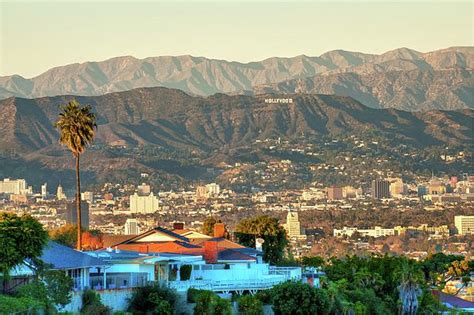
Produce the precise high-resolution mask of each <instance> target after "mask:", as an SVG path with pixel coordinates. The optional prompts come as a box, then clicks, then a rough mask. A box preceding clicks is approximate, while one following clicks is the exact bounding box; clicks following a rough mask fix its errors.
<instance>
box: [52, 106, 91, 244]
mask: <svg viewBox="0 0 474 315" xmlns="http://www.w3.org/2000/svg"><path fill="white" fill-rule="evenodd" d="M60 110H61V112H60V113H59V119H58V120H57V121H56V123H55V127H56V128H58V129H59V134H60V137H59V142H60V143H61V144H62V145H65V146H67V147H68V149H69V150H70V151H71V152H72V155H73V156H74V158H75V159H76V207H77V209H76V210H77V226H78V228H77V240H78V241H77V249H78V250H82V237H81V234H82V233H81V178H80V173H79V165H80V163H79V157H80V155H81V154H82V153H84V151H85V149H86V146H87V145H89V144H91V143H92V141H93V140H94V136H95V129H96V128H97V124H96V117H95V114H93V113H92V107H91V106H90V105H85V106H83V107H81V105H80V104H79V103H78V102H76V101H75V100H73V101H71V102H69V103H67V104H66V105H62V106H60Z"/></svg>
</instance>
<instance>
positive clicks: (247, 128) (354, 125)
mask: <svg viewBox="0 0 474 315" xmlns="http://www.w3.org/2000/svg"><path fill="white" fill-rule="evenodd" d="M275 97H277V98H275ZM73 98H76V99H77V100H78V101H79V102H80V103H82V104H91V105H92V107H93V109H94V112H96V113H97V117H98V125H99V127H98V133H97V141H96V143H97V144H104V145H111V144H114V143H121V144H124V145H127V146H130V147H136V146H139V145H159V146H162V147H167V148H172V149H189V150H195V151H201V152H208V153H209V152H213V151H216V152H217V151H221V150H223V148H238V147H239V146H246V145H249V144H251V143H253V142H255V140H257V139H266V138H276V137H283V138H286V139H296V138H298V137H300V136H302V135H304V136H305V137H310V136H316V137H317V136H321V135H328V136H333V135H361V134H363V133H364V132H367V131H371V132H373V133H375V134H378V135H379V136H380V137H382V138H385V139H388V140H389V141H392V142H393V143H394V144H395V143H404V144H407V145H409V144H411V145H414V146H420V147H423V146H428V145H433V144H444V143H449V144H450V145H455V144H466V143H471V142H472V141H473V140H474V139H473V137H474V135H473V133H472V122H473V121H474V120H473V119H474V111H473V110H470V109H465V110H461V111H439V110H432V111H428V112H406V111H400V110H395V109H372V108H369V107H366V106H364V105H363V104H361V103H359V102H358V101H356V100H354V99H352V98H350V97H345V96H335V95H314V94H282V95H278V96H275V95H272V94H269V95H258V96H246V95H226V94H215V95H212V96H208V97H200V96H190V95H188V94H186V93H184V92H182V91H181V90H177V89H167V88H160V87H157V88H139V89H134V90H130V91H126V92H115V93H110V94H105V95H101V96H80V97H75V96H70V95H68V96H55V97H43V98H37V99H25V98H19V97H11V98H8V99H4V100H2V101H0V153H1V152H3V153H5V152H7V151H8V150H10V149H11V148H15V150H16V151H17V152H23V153H25V154H27V153H31V152H35V151H37V150H42V149H45V148H51V147H54V146H57V141H58V134H57V131H56V130H55V129H54V127H53V123H54V121H55V120H56V119H57V117H58V111H59V109H58V105H59V104H63V103H66V102H67V101H69V100H71V99H73ZM280 99H282V100H283V103H282V102H281V101H280V102H279V100H280ZM290 100H291V101H290ZM285 102H286V103H285Z"/></svg>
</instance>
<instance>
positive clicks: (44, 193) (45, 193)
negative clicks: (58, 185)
mask: <svg viewBox="0 0 474 315" xmlns="http://www.w3.org/2000/svg"><path fill="white" fill-rule="evenodd" d="M41 197H43V198H46V197H48V183H44V184H43V185H41Z"/></svg>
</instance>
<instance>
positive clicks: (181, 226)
mask: <svg viewBox="0 0 474 315" xmlns="http://www.w3.org/2000/svg"><path fill="white" fill-rule="evenodd" d="M173 230H184V223H183V222H175V223H173Z"/></svg>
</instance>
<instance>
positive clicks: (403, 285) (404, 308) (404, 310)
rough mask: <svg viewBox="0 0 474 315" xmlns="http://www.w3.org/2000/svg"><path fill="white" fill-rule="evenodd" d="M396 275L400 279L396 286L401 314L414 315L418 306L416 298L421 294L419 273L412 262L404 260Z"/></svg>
mask: <svg viewBox="0 0 474 315" xmlns="http://www.w3.org/2000/svg"><path fill="white" fill-rule="evenodd" d="M398 274H399V276H400V279H401V281H400V285H399V286H398V291H399V292H400V294H399V298H400V302H401V314H408V315H415V314H416V313H417V311H418V306H419V303H418V298H419V297H420V296H421V295H422V293H423V291H422V289H421V287H420V284H419V283H420V279H421V277H422V276H421V271H419V270H416V268H415V263H414V262H412V261H408V260H405V261H404V262H403V263H402V265H401V268H400V270H399V271H398Z"/></svg>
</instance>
